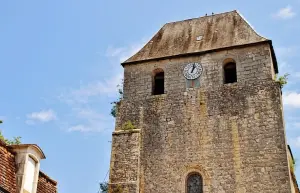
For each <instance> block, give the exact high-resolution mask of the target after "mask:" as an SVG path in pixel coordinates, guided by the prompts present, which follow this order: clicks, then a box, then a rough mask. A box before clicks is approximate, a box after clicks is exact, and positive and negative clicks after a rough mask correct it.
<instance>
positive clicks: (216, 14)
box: [165, 10, 239, 25]
mask: <svg viewBox="0 0 300 193" xmlns="http://www.w3.org/2000/svg"><path fill="white" fill-rule="evenodd" d="M232 12H236V13H239V12H238V11H237V10H232V11H226V12H222V13H214V14H213V15H205V16H201V17H194V18H190V19H184V20H179V21H171V22H167V23H165V25H168V24H172V23H181V22H186V21H190V20H196V19H201V18H205V17H213V16H218V15H223V14H228V13H232Z"/></svg>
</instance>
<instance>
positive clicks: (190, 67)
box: [183, 63, 203, 80]
mask: <svg viewBox="0 0 300 193" xmlns="http://www.w3.org/2000/svg"><path fill="white" fill-rule="evenodd" d="M202 71H203V69H202V65H201V64H200V63H189V64H187V65H186V66H185V67H184V69H183V75H184V77H185V78H186V79H188V80H194V79H196V78H198V77H199V76H200V75H201V74H202Z"/></svg>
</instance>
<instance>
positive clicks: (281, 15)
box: [273, 5, 296, 19]
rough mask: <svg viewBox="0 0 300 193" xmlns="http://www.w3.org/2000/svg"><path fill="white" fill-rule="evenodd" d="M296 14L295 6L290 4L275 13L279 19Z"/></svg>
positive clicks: (275, 16)
mask: <svg viewBox="0 0 300 193" xmlns="http://www.w3.org/2000/svg"><path fill="white" fill-rule="evenodd" d="M295 16H296V13H295V12H294V11H293V8H292V7H291V6H290V5H288V6H286V7H284V8H281V9H279V10H278V12H277V13H276V14H273V17H274V18H278V19H291V18H293V17H295Z"/></svg>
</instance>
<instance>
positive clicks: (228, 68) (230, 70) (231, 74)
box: [224, 62, 237, 84]
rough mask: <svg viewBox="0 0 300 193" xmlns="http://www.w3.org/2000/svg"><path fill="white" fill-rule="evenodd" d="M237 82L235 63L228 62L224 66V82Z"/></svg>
mask: <svg viewBox="0 0 300 193" xmlns="http://www.w3.org/2000/svg"><path fill="white" fill-rule="evenodd" d="M233 82H237V76H236V64H235V63H234V62H229V63H228V64H226V65H225V66H224V83H225V84H227V83H233Z"/></svg>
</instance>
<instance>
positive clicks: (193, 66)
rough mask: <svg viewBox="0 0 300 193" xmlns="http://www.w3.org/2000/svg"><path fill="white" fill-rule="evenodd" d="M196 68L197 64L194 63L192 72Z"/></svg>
mask: <svg viewBox="0 0 300 193" xmlns="http://www.w3.org/2000/svg"><path fill="white" fill-rule="evenodd" d="M195 68H196V66H195V64H193V69H192V72H191V73H193V72H194V70H195Z"/></svg>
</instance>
